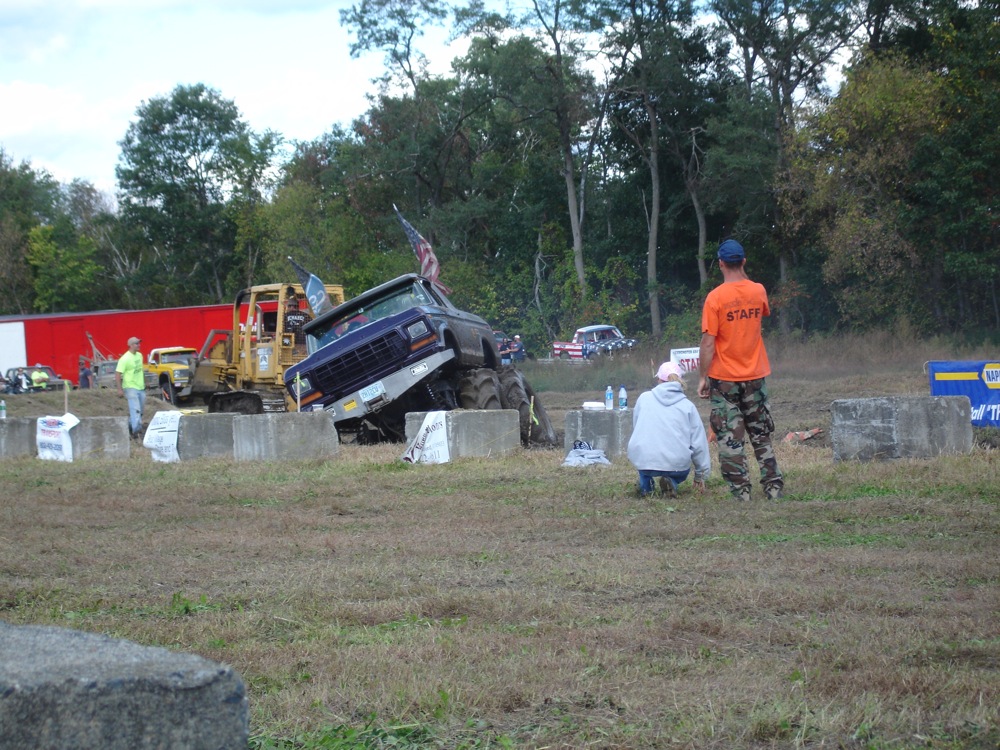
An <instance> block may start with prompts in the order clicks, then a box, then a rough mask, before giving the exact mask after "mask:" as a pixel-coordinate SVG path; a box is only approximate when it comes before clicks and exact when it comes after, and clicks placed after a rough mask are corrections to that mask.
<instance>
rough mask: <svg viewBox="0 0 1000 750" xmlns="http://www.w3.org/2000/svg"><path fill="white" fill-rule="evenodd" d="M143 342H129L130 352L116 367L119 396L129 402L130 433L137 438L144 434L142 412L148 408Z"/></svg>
mask: <svg viewBox="0 0 1000 750" xmlns="http://www.w3.org/2000/svg"><path fill="white" fill-rule="evenodd" d="M141 344H142V341H141V340H140V339H139V338H137V337H135V336H133V337H132V338H130V339H129V340H128V351H127V352H125V353H124V354H123V355H122V356H121V357H119V358H118V365H117V366H116V367H115V385H116V386H118V395H119V396H124V397H125V400H126V401H127V402H128V431H129V433H130V434H131V435H132V437H134V438H137V437H139V434H140V433H141V432H142V412H143V409H145V407H146V380H145V376H144V375H143V372H142V353H141V352H140V351H139V346H140V345H141Z"/></svg>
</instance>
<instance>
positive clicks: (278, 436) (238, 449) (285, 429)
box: [181, 411, 340, 461]
mask: <svg viewBox="0 0 1000 750" xmlns="http://www.w3.org/2000/svg"><path fill="white" fill-rule="evenodd" d="M193 418H196V417H193ZM184 419H187V417H184V418H182V419H181V421H182V422H183V421H184ZM339 452H340V441H339V440H338V438H337V427H336V424H335V422H334V421H333V415H332V414H331V413H330V412H327V411H318V412H303V413H301V414H298V413H280V414H253V415H247V414H243V415H239V416H237V417H236V420H235V421H234V422H233V457H234V458H235V459H236V460H237V461H276V460H282V459H292V460H294V459H300V458H329V457H331V456H335V455H337V453H339Z"/></svg>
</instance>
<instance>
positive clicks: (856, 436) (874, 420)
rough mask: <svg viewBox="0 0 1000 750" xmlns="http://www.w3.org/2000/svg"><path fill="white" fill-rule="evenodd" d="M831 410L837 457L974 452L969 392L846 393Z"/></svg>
mask: <svg viewBox="0 0 1000 750" xmlns="http://www.w3.org/2000/svg"><path fill="white" fill-rule="evenodd" d="M830 411H831V417H832V419H831V426H830V438H831V442H832V443H833V460H834V461H847V460H858V461H872V460H881V459H891V458H934V457H935V456H940V455H947V454H957V453H971V452H972V446H973V441H972V404H971V403H970V401H969V398H968V397H967V396H886V397H882V398H852V399H841V400H838V401H834V402H833V403H832V404H831V408H830Z"/></svg>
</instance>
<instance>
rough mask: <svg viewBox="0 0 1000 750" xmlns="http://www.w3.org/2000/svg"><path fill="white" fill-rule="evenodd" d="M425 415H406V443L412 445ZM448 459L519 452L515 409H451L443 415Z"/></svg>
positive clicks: (518, 432)
mask: <svg viewBox="0 0 1000 750" xmlns="http://www.w3.org/2000/svg"><path fill="white" fill-rule="evenodd" d="M426 416H427V412H424V411H417V412H409V413H408V414H407V415H406V441H407V443H410V442H413V438H414V437H416V435H417V433H418V432H419V431H420V426H421V425H422V424H423V423H424V418H425V417H426ZM444 416H445V430H446V431H447V435H448V451H449V453H450V454H451V457H452V458H473V457H481V458H485V457H495V456H505V455H507V454H509V453H513V452H514V451H517V450H520V449H521V423H520V415H519V414H518V412H517V410H515V409H454V410H452V411H449V412H445V415H444Z"/></svg>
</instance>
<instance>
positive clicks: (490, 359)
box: [285, 274, 556, 445]
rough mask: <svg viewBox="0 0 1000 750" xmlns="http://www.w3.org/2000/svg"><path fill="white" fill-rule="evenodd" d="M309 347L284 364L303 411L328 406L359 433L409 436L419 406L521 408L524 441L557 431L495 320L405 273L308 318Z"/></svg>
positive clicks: (545, 438)
mask: <svg viewBox="0 0 1000 750" xmlns="http://www.w3.org/2000/svg"><path fill="white" fill-rule="evenodd" d="M303 330H304V332H305V334H306V346H307V350H308V356H307V357H306V358H305V359H304V360H302V361H301V362H299V363H297V364H295V365H294V366H292V367H290V368H289V369H288V370H287V371H286V372H285V385H286V387H287V388H288V392H289V394H290V397H291V400H292V401H294V402H295V403H296V404H297V408H299V409H301V410H302V411H319V410H321V409H323V410H326V411H328V412H330V413H331V414H333V415H334V420H335V422H336V423H337V430H338V432H341V433H342V434H343V433H347V434H352V433H353V434H354V435H355V436H356V439H357V440H358V442H362V443H364V442H377V441H380V440H395V441H401V440H403V439H404V438H405V427H406V414H407V412H413V411H434V410H439V409H440V410H450V409H456V408H465V409H501V408H502V409H516V410H517V411H518V412H519V414H520V425H521V440H522V442H523V443H524V444H526V445H527V444H536V445H553V444H554V443H555V440H556V436H555V431H554V430H553V428H552V424H551V422H550V420H549V418H548V415H547V414H546V413H545V409H544V407H543V406H542V405H541V403H539V402H538V400H537V399H535V398H534V392H533V391H532V390H531V386H530V385H528V383H527V382H526V381H525V380H524V376H523V374H522V373H521V372H520V371H519V370H517V369H516V368H515V367H512V366H503V367H501V366H500V365H499V361H500V355H499V353H498V350H497V347H496V342H495V340H494V337H493V329H492V327H491V326H490V324H489V323H487V322H486V321H485V320H483V319H482V318H481V317H479V316H478V315H474V314H472V313H469V312H465V311H463V310H459V309H458V308H457V307H455V305H453V304H452V303H451V301H450V300H448V298H447V297H445V296H444V295H443V294H442V293H441V291H440V290H439V289H437V288H436V287H435V286H434V285H433V284H432V283H431V282H430V281H429V280H428V279H426V278H424V277H422V276H419V275H418V274H407V275H404V276H400V277H398V278H396V279H393V280H392V281H389V282H386V283H385V284H382V285H380V286H378V287H375V288H374V289H370V290H368V291H367V292H365V293H363V294H361V295H359V296H357V297H355V298H354V299H351V300H348V301H347V302H345V303H344V304H342V305H339V306H338V307H336V308H335V309H333V310H332V311H330V312H329V313H327V314H325V315H322V316H320V317H317V318H316V319H315V320H313V321H311V322H310V323H308V324H307V325H306V326H305V327H304V329H303Z"/></svg>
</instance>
